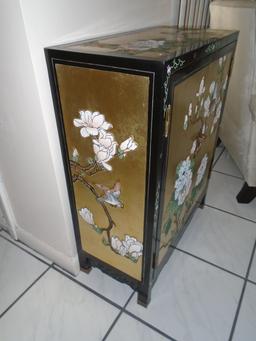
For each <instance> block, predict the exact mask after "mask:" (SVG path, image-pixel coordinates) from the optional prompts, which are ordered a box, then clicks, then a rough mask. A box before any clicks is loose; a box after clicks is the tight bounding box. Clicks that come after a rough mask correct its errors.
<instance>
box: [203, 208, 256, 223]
mask: <svg viewBox="0 0 256 341" xmlns="http://www.w3.org/2000/svg"><path fill="white" fill-rule="evenodd" d="M204 206H207V207H210V208H213V209H214V210H218V211H220V212H224V213H227V214H230V215H232V216H234V217H237V218H240V219H244V220H246V221H249V222H251V223H254V224H256V220H252V219H249V218H245V217H242V216H240V215H238V214H235V213H232V212H228V211H225V210H223V209H222V208H218V207H215V206H212V205H210V204H204Z"/></svg>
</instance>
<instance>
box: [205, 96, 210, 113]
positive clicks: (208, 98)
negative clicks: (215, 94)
mask: <svg viewBox="0 0 256 341" xmlns="http://www.w3.org/2000/svg"><path fill="white" fill-rule="evenodd" d="M210 104H211V100H210V97H209V96H208V97H207V98H206V100H205V101H204V117H208V116H209V115H210Z"/></svg>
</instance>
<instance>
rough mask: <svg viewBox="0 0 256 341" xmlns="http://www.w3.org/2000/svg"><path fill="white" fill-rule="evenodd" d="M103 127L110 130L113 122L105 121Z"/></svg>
mask: <svg viewBox="0 0 256 341" xmlns="http://www.w3.org/2000/svg"><path fill="white" fill-rule="evenodd" d="M101 128H102V129H105V130H108V129H111V128H113V126H112V124H110V123H108V122H106V121H105V122H103V124H102V125H101Z"/></svg>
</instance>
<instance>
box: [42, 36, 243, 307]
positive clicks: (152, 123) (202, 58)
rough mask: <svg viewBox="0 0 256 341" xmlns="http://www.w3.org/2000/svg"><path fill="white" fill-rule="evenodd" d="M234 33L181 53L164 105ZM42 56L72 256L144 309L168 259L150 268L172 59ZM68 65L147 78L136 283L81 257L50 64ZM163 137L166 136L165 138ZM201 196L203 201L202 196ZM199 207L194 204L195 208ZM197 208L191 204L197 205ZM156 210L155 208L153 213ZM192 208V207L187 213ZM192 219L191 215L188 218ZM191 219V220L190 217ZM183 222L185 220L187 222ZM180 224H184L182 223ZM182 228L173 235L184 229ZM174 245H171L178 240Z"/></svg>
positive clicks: (54, 52)
mask: <svg viewBox="0 0 256 341" xmlns="http://www.w3.org/2000/svg"><path fill="white" fill-rule="evenodd" d="M237 35H238V33H237V32H235V33H233V34H231V35H229V36H226V37H225V38H223V39H220V40H216V41H211V42H210V43H208V44H205V45H203V46H201V47H200V48H198V49H197V50H196V51H191V52H188V53H186V54H183V55H182V56H181V57H182V59H184V60H185V64H184V67H182V68H180V69H177V70H175V72H174V73H173V74H172V75H171V77H170V87H169V95H168V104H169V103H170V104H172V103H171V102H172V94H173V89H174V86H175V85H176V84H178V83H179V82H181V81H183V80H184V79H185V78H187V77H189V76H191V74H193V73H195V72H197V71H198V70H199V69H200V68H202V67H204V66H206V65H207V64H209V63H210V62H211V61H213V60H216V59H217V58H218V57H220V56H222V55H223V54H225V53H227V52H229V51H232V50H233V51H234V49H235V44H236V40H237ZM45 57H46V61H47V68H48V73H49V79H50V87H51V92H52V97H53V104H54V109H55V116H56V123H57V128H58V134H59V139H60V147H61V152H62V159H63V164H64V169H65V177H66V183H67V189H68V196H69V202H70V207H71V213H72V219H73V225H74V231H75V237H76V243H77V249H78V255H79V261H80V265H81V267H82V268H84V269H89V268H90V267H91V266H96V267H98V268H100V269H101V270H102V271H104V272H106V273H107V274H110V275H111V276H112V277H114V278H116V279H117V280H119V281H121V282H125V283H127V284H129V285H130V286H131V287H132V288H134V289H135V290H137V291H138V302H139V303H140V304H142V305H144V306H147V304H148V303H149V301H150V295H151V288H152V286H153V284H154V282H155V281H156V278H157V276H158V274H159V272H160V271H161V269H162V267H163V266H164V264H165V263H166V261H167V260H168V258H169V256H170V254H171V252H172V250H173V248H170V250H169V252H167V255H166V257H165V258H164V260H163V262H162V263H161V264H160V266H158V267H157V268H156V264H157V255H158V251H159V238H160V233H161V231H160V228H161V226H160V222H161V217H162V213H163V212H162V203H163V190H164V183H165V181H164V177H165V176H163V174H164V175H165V172H166V160H167V155H168V150H167V145H168V138H166V137H165V136H164V129H165V117H164V115H165V113H164V109H163V107H164V82H165V79H166V70H167V65H170V64H171V63H172V62H173V60H174V59H175V58H172V59H170V60H168V61H166V62H165V63H163V62H161V61H151V60H142V59H135V58H134V57H131V58H124V57H122V58H120V57H117V56H106V55H99V54H87V53H86V54H84V53H78V52H71V51H65V50H64V49H61V48H60V47H56V48H55V47H52V48H46V49H45ZM57 63H58V64H68V65H74V66H79V67H88V68H96V69H101V70H109V71H114V72H115V71H116V72H125V73H131V74H136V75H143V76H147V77H149V79H150V93H149V119H148V124H149V125H148V129H149V130H148V132H149V133H148V144H147V176H146V198H145V219H144V240H143V248H144V252H143V264H142V281H138V280H136V279H134V278H132V277H130V276H129V275H127V274H125V273H124V272H122V271H120V270H118V269H116V268H114V267H112V266H111V265H109V264H106V263H104V262H103V261H102V260H99V259H97V258H96V257H94V256H92V255H90V254H88V253H86V252H85V251H83V250H82V246H81V239H80V232H79V224H78V217H77V212H76V205H75V199H74V191H73V185H72V176H71V171H70V164H69V157H68V153H67V145H66V138H65V130H64V124H63V118H62V109H61V102H60V97H59V89H58V83H57V77H56V70H55V64H57ZM168 136H169V134H168ZM206 187H207V186H206ZM206 190H207V188H206V189H205V192H204V193H203V195H202V198H201V199H202V201H203V199H204V198H203V197H204V195H205V193H206ZM199 204H200V203H198V205H199ZM198 205H197V206H198ZM157 207H159V208H160V209H158V208H157ZM194 211H195V209H193V212H194ZM191 216H192V214H191ZM190 218H191V217H190ZM190 218H188V219H190ZM185 226H186V224H185ZM185 226H184V227H183V228H182V230H181V232H180V234H179V237H180V236H181V235H182V233H183V232H184V230H185ZM178 239H179V238H177V240H176V242H175V245H176V244H177V242H178Z"/></svg>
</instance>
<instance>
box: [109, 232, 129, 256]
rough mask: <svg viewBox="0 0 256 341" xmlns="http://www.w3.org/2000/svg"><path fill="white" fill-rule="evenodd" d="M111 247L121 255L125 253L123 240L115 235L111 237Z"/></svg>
mask: <svg viewBox="0 0 256 341" xmlns="http://www.w3.org/2000/svg"><path fill="white" fill-rule="evenodd" d="M111 246H112V248H113V249H114V250H115V251H116V252H117V253H118V254H119V255H121V256H125V255H126V253H127V250H126V247H125V246H124V244H123V242H122V241H121V240H120V239H119V238H118V237H116V236H112V237H111Z"/></svg>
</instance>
